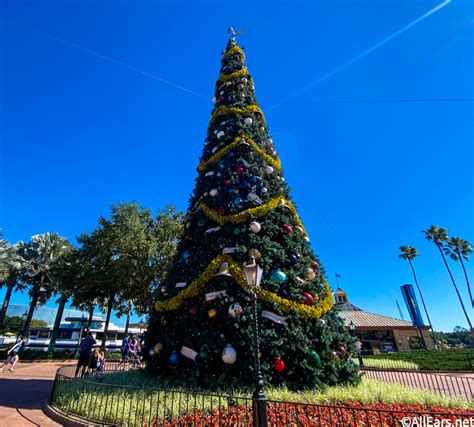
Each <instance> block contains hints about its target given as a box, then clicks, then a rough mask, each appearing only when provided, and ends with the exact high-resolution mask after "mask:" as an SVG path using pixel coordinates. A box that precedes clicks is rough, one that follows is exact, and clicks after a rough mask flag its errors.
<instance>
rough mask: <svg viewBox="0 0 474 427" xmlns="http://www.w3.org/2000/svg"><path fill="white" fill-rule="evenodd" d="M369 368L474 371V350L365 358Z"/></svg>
mask: <svg viewBox="0 0 474 427" xmlns="http://www.w3.org/2000/svg"><path fill="white" fill-rule="evenodd" d="M364 364H365V365H366V366H368V367H376V368H392V369H397V368H398V369H423V370H431V371H472V370H474V349H452V350H440V351H436V350H429V351H426V350H412V351H400V352H397V353H383V354H377V355H375V356H364Z"/></svg>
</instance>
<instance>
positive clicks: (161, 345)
mask: <svg viewBox="0 0 474 427" xmlns="http://www.w3.org/2000/svg"><path fill="white" fill-rule="evenodd" d="M161 350H163V344H161V343H160V342H159V343H156V345H155V347H153V351H154V352H155V354H159V353H160V352H161Z"/></svg>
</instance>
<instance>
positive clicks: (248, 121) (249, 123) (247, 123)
mask: <svg viewBox="0 0 474 427" xmlns="http://www.w3.org/2000/svg"><path fill="white" fill-rule="evenodd" d="M244 123H245V124H246V125H247V126H250V125H251V124H252V123H253V120H252V118H251V117H246V118H245V120H244Z"/></svg>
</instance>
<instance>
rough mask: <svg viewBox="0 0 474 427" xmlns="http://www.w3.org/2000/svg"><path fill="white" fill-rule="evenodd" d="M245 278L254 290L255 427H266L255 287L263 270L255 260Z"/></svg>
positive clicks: (265, 403) (253, 399) (265, 405)
mask: <svg viewBox="0 0 474 427" xmlns="http://www.w3.org/2000/svg"><path fill="white" fill-rule="evenodd" d="M244 272H245V278H246V279H247V284H248V285H249V286H250V287H251V288H253V289H252V297H253V349H254V363H255V390H254V392H253V395H252V405H253V425H254V427H266V426H267V425H268V421H267V398H266V396H265V394H264V393H263V375H262V370H261V367H260V348H259V340H260V339H259V336H258V314H257V293H256V292H255V287H257V286H260V281H261V280H262V274H263V269H262V268H261V267H260V266H259V265H258V264H257V262H256V261H255V258H252V262H251V263H250V264H248V265H246V266H244Z"/></svg>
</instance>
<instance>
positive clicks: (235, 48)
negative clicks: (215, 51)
mask: <svg viewBox="0 0 474 427" xmlns="http://www.w3.org/2000/svg"><path fill="white" fill-rule="evenodd" d="M234 53H240V54H241V55H242V61H245V53H244V51H243V50H242V49H241V48H240V46H238V45H235V46H233V47H231V48H230V49H229V50H228V51H227V52H224V55H222V58H221V61H224V59H225V58H227V57H228V56H229V55H232V54H234Z"/></svg>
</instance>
